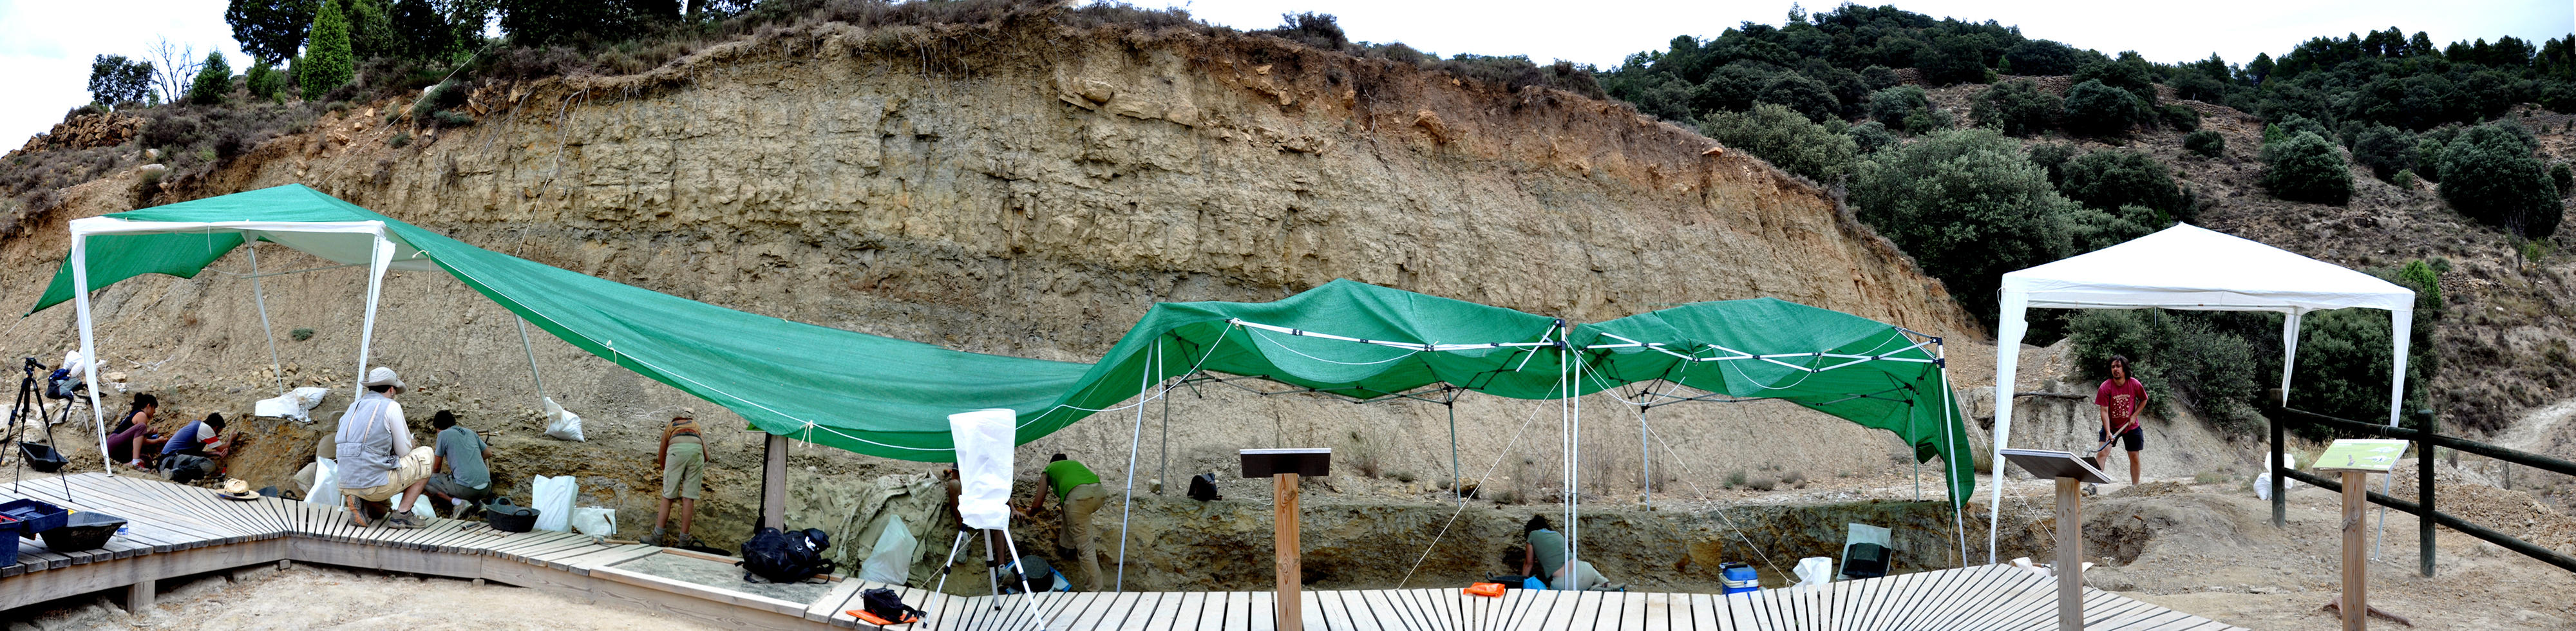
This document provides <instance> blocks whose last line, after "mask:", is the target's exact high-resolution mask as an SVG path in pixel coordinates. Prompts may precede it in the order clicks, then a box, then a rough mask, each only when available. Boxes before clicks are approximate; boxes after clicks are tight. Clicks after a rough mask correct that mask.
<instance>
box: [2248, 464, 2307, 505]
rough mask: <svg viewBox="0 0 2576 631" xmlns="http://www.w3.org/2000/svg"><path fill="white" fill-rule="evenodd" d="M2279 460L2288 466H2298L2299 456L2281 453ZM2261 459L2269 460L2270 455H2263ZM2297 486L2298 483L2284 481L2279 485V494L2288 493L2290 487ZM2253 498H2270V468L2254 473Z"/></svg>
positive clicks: (2295, 467)
mask: <svg viewBox="0 0 2576 631" xmlns="http://www.w3.org/2000/svg"><path fill="white" fill-rule="evenodd" d="M2281 460H2283V461H2285V462H2288V463H2289V465H2288V467H2289V468H2292V469H2297V468H2299V457H2298V456H2297V455H2296V454H2286V453H2285V454H2281ZM2263 461H2264V462H2271V461H2272V457H2271V456H2264V457H2263ZM2297 486H2299V485H2296V484H2287V483H2284V484H2282V485H2281V494H2282V495H2289V494H2290V489H2292V488H2295V487H2297ZM2254 498H2255V499H2263V500H2268V499H2272V471H2271V470H2270V469H2265V470H2263V472H2262V473H2257V474H2254Z"/></svg>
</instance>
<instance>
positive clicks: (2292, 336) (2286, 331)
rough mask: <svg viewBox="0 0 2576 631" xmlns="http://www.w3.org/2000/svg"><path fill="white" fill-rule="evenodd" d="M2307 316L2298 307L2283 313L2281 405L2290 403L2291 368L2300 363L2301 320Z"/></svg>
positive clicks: (2286, 405)
mask: <svg viewBox="0 0 2576 631" xmlns="http://www.w3.org/2000/svg"><path fill="white" fill-rule="evenodd" d="M2306 316H2307V313H2306V312H2304V311H2299V310H2296V309H2292V310H2290V312H2288V313H2284V314H2281V406H2282V407H2289V405H2290V370H2291V369H2292V368H2295V367H2297V366H2298V365H2299V320H2300V319H2301V318H2304V317H2306Z"/></svg>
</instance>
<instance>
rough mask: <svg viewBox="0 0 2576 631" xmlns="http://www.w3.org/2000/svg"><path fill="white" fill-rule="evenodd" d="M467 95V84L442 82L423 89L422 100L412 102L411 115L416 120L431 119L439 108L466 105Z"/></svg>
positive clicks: (446, 108)
mask: <svg viewBox="0 0 2576 631" xmlns="http://www.w3.org/2000/svg"><path fill="white" fill-rule="evenodd" d="M466 96H467V94H466V89H465V86H463V85H460V84H458V83H457V82H455V81H443V82H440V83H439V84H438V85H433V86H430V87H429V89H427V90H422V91H421V94H420V100H417V101H413V102H412V104H411V117H412V118H413V119H414V120H424V121H425V120H429V118H430V117H431V115H433V114H435V113H436V112H438V111H439V110H448V109H455V108H457V107H459V106H462V105H464V104H465V97H466Z"/></svg>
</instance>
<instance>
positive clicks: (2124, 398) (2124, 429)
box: [2093, 355, 2147, 485]
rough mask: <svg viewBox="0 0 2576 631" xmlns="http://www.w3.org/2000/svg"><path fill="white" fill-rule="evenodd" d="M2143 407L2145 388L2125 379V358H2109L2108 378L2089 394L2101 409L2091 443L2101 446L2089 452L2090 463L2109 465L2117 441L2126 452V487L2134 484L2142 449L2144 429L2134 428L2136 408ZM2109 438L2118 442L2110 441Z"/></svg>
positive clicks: (2137, 382)
mask: <svg viewBox="0 0 2576 631" xmlns="http://www.w3.org/2000/svg"><path fill="white" fill-rule="evenodd" d="M2146 404H2147V386H2146V384H2144V383H2140V382H2139V381H2138V379H2137V378H2136V377H2132V376H2129V358H2127V357H2122V356H2119V355H2112V356H2111V378H2110V379H2105V380H2103V381H2102V387H2101V388H2100V389H2098V390H2096V391H2094V393H2093V405H2095V406H2097V407H2100V408H2102V427H2101V428H2100V429H2098V430H2095V431H2096V432H2097V433H2096V435H2095V437H2094V439H2095V440H2100V441H2102V446H2100V447H2096V448H2095V449H2094V452H2093V461H2094V462H2096V463H2099V464H2102V465H2104V466H2108V465H2109V464H2110V456H2111V444H2112V443H2113V442H2118V443H2120V444H2121V446H2123V447H2125V448H2127V449H2128V451H2129V484H2132V485H2135V484H2137V483H2138V450H2140V449H2145V448H2146V443H2147V430H2146V429H2145V428H2142V427H2139V426H2138V409H2139V408H2140V407H2143V406H2145V405H2146ZM2113 437H2117V438H2118V440H2117V441H2114V440H2113Z"/></svg>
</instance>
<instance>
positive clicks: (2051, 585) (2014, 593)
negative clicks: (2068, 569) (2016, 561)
mask: <svg viewBox="0 0 2576 631" xmlns="http://www.w3.org/2000/svg"><path fill="white" fill-rule="evenodd" d="M2002 567H2004V568H2005V569H2004V571H2003V572H2001V573H2000V575H1999V579H2000V580H1999V582H2000V584H2001V587H2000V588H1998V589H1997V590H1996V591H1995V592H1994V593H1995V598H1994V600H1993V601H1992V602H1990V603H1986V604H1985V605H1983V606H1980V607H1977V608H1975V609H1973V610H1970V611H1967V612H1965V613H1964V614H1962V615H1960V616H1958V617H1956V618H1954V619H1953V622H1955V623H1957V624H1975V625H1980V626H1987V627H1992V628H2005V627H2018V626H2029V625H2036V624H2039V623H2040V622H2041V621H2042V620H2045V619H2047V618H2048V617H2050V616H2054V615H2055V614H2056V611H2057V584H2056V582H2055V581H2051V580H2049V579H2046V578H2042V577H2039V576H2036V575H2033V574H2031V573H2030V572H2028V571H2025V570H2022V569H2021V568H2017V567H2012V566H2002Z"/></svg>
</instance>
